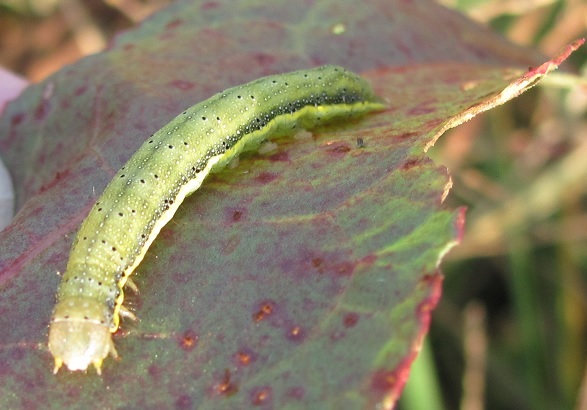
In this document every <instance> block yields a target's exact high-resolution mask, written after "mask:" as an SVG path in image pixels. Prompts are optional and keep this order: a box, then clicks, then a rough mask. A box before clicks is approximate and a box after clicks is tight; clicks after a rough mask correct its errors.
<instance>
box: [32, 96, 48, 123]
mask: <svg viewBox="0 0 587 410" xmlns="http://www.w3.org/2000/svg"><path fill="white" fill-rule="evenodd" d="M49 107H50V104H49V101H47V100H46V99H43V100H42V101H41V102H40V103H39V105H37V108H36V109H35V119H36V120H37V121H43V120H44V119H45V117H47V114H49Z"/></svg>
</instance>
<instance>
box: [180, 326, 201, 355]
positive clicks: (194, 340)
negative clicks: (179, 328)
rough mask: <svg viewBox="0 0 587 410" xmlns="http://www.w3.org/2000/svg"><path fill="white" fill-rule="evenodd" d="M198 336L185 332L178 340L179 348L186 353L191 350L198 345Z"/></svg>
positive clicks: (191, 332)
mask: <svg viewBox="0 0 587 410" xmlns="http://www.w3.org/2000/svg"><path fill="white" fill-rule="evenodd" d="M198 339H199V337H198V335H197V334H195V333H194V332H193V331H191V330H187V331H186V332H184V334H183V335H182V336H181V338H180V339H179V347H181V348H182V350H185V351H186V352H189V351H191V350H193V349H194V348H195V347H196V345H197V344H198Z"/></svg>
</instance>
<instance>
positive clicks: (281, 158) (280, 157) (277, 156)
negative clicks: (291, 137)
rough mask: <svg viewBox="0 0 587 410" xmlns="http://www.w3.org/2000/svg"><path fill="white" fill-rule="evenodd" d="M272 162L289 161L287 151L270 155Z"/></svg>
mask: <svg viewBox="0 0 587 410" xmlns="http://www.w3.org/2000/svg"><path fill="white" fill-rule="evenodd" d="M269 161H272V162H289V155H287V152H277V153H275V154H273V155H271V156H270V157H269Z"/></svg>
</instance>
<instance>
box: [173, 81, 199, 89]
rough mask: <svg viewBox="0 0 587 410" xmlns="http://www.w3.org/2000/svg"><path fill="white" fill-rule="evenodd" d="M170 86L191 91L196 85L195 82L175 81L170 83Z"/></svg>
mask: <svg viewBox="0 0 587 410" xmlns="http://www.w3.org/2000/svg"><path fill="white" fill-rule="evenodd" d="M169 85H170V86H172V87H175V88H178V89H180V90H182V91H187V90H191V89H192V88H194V87H195V84H194V83H193V82H191V81H185V80H173V81H171V82H170V83H169Z"/></svg>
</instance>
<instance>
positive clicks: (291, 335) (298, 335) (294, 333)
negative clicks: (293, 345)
mask: <svg viewBox="0 0 587 410" xmlns="http://www.w3.org/2000/svg"><path fill="white" fill-rule="evenodd" d="M305 335H306V332H304V329H302V328H301V327H300V326H292V327H291V328H290V329H289V331H288V332H287V338H288V339H289V340H291V341H292V342H299V341H301V340H303V339H304V336H305Z"/></svg>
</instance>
